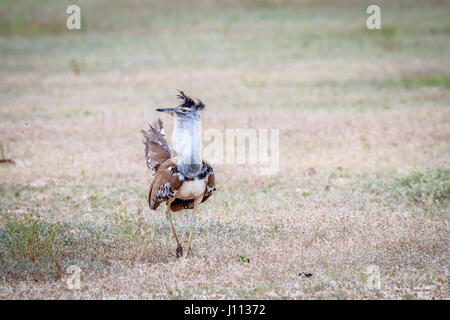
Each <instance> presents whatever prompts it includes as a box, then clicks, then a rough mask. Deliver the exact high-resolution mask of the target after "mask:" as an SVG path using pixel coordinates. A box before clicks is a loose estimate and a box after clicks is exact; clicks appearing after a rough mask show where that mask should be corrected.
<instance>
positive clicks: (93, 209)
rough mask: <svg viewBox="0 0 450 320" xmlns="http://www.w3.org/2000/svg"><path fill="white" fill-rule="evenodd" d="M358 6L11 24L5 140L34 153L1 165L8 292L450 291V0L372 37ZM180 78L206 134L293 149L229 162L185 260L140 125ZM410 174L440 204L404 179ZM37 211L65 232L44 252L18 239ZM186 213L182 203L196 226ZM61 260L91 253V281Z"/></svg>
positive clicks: (295, 295) (0, 258)
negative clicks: (260, 161) (74, 279)
mask: <svg viewBox="0 0 450 320" xmlns="http://www.w3.org/2000/svg"><path fill="white" fill-rule="evenodd" d="M94 3H97V2H94ZM133 3H134V2H133ZM136 3H137V4H138V2H136ZM11 5H12V4H11ZM97 5H98V3H97ZM177 5H181V4H177ZM347 5H348V6H347V7H345V6H344V4H343V2H340V3H339V5H336V6H337V7H335V5H334V4H333V3H328V2H324V3H320V4H311V3H309V2H308V1H306V4H305V2H300V3H299V4H295V3H294V4H289V3H285V2H282V3H281V4H280V3H278V4H275V5H273V6H272V5H269V6H265V5H261V7H260V4H258V5H252V4H248V3H246V5H245V6H238V5H237V4H236V3H234V4H233V5H231V8H228V9H227V10H226V11H225V12H224V13H220V12H219V11H217V10H216V7H215V6H212V7H208V8H206V9H204V10H206V11H202V10H203V9H202V10H200V11H199V12H197V11H187V13H186V15H182V16H181V17H177V16H175V17H174V16H171V15H170V14H169V15H168V16H165V15H163V14H161V16H158V12H156V13H154V14H155V16H158V17H159V18H158V19H159V20H158V19H157V20H156V21H154V22H152V24H151V25H150V26H149V25H148V24H145V23H144V22H142V23H143V24H142V26H140V27H139V25H133V23H137V24H138V22H136V21H134V22H133V21H132V19H131V20H127V21H128V22H127V21H125V20H120V23H119V27H120V28H119V27H117V26H116V29H118V30H120V32H119V31H117V34H116V33H113V32H111V30H110V29H108V28H107V27H106V26H108V25H110V24H111V21H110V17H104V19H105V20H104V22H105V25H103V24H101V22H102V21H97V20H96V22H95V24H94V25H93V26H92V25H91V29H90V32H87V33H82V34H78V35H72V34H67V33H66V32H61V33H58V32H57V33H56V34H54V33H52V31H51V30H50V29H48V28H47V29H46V28H44V27H42V28H43V29H42V30H41V31H42V32H44V34H40V35H39V36H37V37H31V36H27V34H28V31H27V30H28V29H20V28H24V27H23V25H21V24H20V25H19V27H20V28H19V27H17V28H19V29H17V30H19V31H20V32H19V31H17V30H16V31H17V32H19V33H21V34H25V36H17V35H13V36H12V37H9V36H1V37H0V42H1V46H3V47H4V48H5V49H4V50H2V51H1V56H2V58H4V59H1V61H0V67H2V68H1V70H0V119H1V121H0V142H1V143H2V145H3V147H4V150H5V152H6V155H7V156H8V157H11V158H13V159H17V160H20V161H22V162H23V163H24V167H23V168H22V167H19V166H13V165H1V167H0V209H1V213H2V215H1V217H0V244H1V246H0V248H1V249H2V251H1V252H0V263H1V266H2V267H3V268H2V269H1V270H0V298H3V299H12V298H19V299H31V298H56V299H68V298H81V299H116V298H150V299H175V298H193V299H204V298H258V299H266V298H288V299H310V298H338V299H351V298H360V299H366V298H370V299H378V298H384V299H399V298H407V299H408V298H427V299H448V298H449V292H448V272H449V270H448V258H449V252H448V239H449V220H448V213H449V206H448V205H449V202H448V201H449V200H448V189H445V185H448V184H449V183H450V181H449V178H448V173H447V175H443V176H439V177H438V178H436V176H434V175H432V174H430V172H434V171H435V170H437V169H439V168H441V169H443V170H445V169H447V168H448V167H449V143H448V141H450V140H449V139H450V111H449V109H448V105H449V102H450V93H449V86H448V79H449V72H450V70H449V67H448V55H447V54H446V52H448V50H447V51H445V49H448V45H449V36H448V26H447V25H446V24H445V21H442V17H441V15H442V12H443V11H445V10H444V9H446V8H448V4H447V3H446V2H442V3H440V2H436V3H433V4H430V5H427V6H425V5H424V4H421V5H420V7H418V8H414V7H410V6H408V7H401V5H399V6H400V7H398V8H397V7H396V6H393V7H392V8H391V9H392V11H389V10H387V12H386V20H385V21H386V23H387V24H388V25H389V26H390V28H391V29H389V28H387V29H386V30H387V31H385V32H384V33H379V34H377V35H375V36H374V35H371V34H367V33H366V31H365V30H364V28H363V27H360V26H359V24H358V21H357V20H355V15H356V17H359V16H357V14H360V13H359V11H358V10H359V9H360V7H361V6H360V7H358V6H355V4H354V2H353V1H350V4H347ZM117 6H118V7H120V5H118V4H117V3H116V2H114V5H113V6H112V7H111V8H112V9H111V8H109V9H108V10H111V12H113V13H114V14H115V16H116V17H117V16H120V15H119V14H118V11H117V10H118V9H117ZM286 6H287V7H286ZM343 6H344V7H343ZM131 7H132V6H131ZM0 8H3V7H0ZM92 8H94V9H95V8H97V7H96V6H95V5H93V7H92ZM114 8H115V9H114ZM389 8H390V7H389ZM94 9H92V10H94ZM128 9H129V10H131V9H130V8H128ZM153 9H154V8H153V7H152V10H153ZM347 9H348V10H347ZM400 9H401V10H400ZM3 10H5V9H3ZM16 10H18V11H20V8H16ZM90 10H91V9H90ZM95 10H97V9H95ZM161 10H162V11H161V12H164V10H167V8H162V9H161ZM208 10H209V11H208ZM335 10H338V12H342V15H338V16H336V15H334V14H333V13H334V12H335ZM339 10H342V11H339ZM405 10H406V11H405ZM130 12H133V10H131V11H130ZM361 12H364V10H362V11H361ZM396 13H397V14H398V18H397V19H395V17H396ZM295 14H298V16H299V17H302V19H297V18H296V15H295ZM421 14H422V16H421ZM363 17H364V16H363ZM418 17H421V18H422V19H421V20H420V23H417V25H413V24H411V23H410V20H411V19H413V18H418ZM178 18H179V19H178ZM358 19H359V18H358ZM361 19H362V18H361ZM345 21H351V22H350V23H349V24H346V23H345ZM362 21H363V20H362ZM108 23H109V24H108ZM128 24H130V26H129V29H127V28H125V26H128ZM318 26H321V28H318ZM140 28H141V29H140ZM430 28H436V29H437V31H436V32H434V33H433V32H430ZM445 28H447V29H445ZM8 30H9V29H8ZM21 30H22V31H23V32H22V31H21ZM24 30H25V31H24ZM37 30H38V32H41V31H39V30H40V29H39V28H38V29H37ZM155 30H156V31H155ZM433 30H434V29H433ZM445 30H447V31H445ZM147 31H148V33H149V34H150V35H151V37H148V36H147V35H148V33H147ZM5 32H10V31H5ZM33 32H36V30H35V31H33ZM7 35H9V33H7ZM77 42H78V46H77V45H76V43H77ZM45 48H47V50H46V49H45ZM73 61H75V62H73ZM78 67H79V71H80V72H79V74H77V73H78V72H75V71H76V70H75V71H74V68H75V69H77V70H78ZM176 87H180V88H183V89H185V90H186V91H187V92H188V93H192V94H194V95H198V96H200V97H201V98H202V100H204V101H205V102H206V103H207V112H206V113H205V117H204V128H205V129H208V128H218V129H221V130H223V129H225V128H279V129H280V151H281V161H280V171H279V174H278V175H276V176H270V177H264V176H259V175H258V173H259V168H258V167H251V168H247V167H245V166H237V165H216V166H215V171H216V176H217V187H218V192H217V193H216V194H215V195H214V196H213V197H212V198H211V199H210V200H208V201H207V202H206V203H205V204H204V205H202V207H201V209H200V215H199V229H198V232H197V233H196V235H195V237H194V242H193V255H192V257H190V258H182V259H175V257H174V250H175V244H174V241H173V239H172V238H171V236H170V230H169V227H168V225H167V223H166V222H165V216H164V213H163V208H161V209H160V210H158V211H157V212H151V211H150V210H149V209H148V206H147V204H146V196H147V191H148V186H149V182H150V177H149V172H148V169H147V168H146V167H145V162H144V161H143V145H142V143H141V141H140V140H141V137H140V133H139V130H140V129H141V128H144V127H145V126H146V123H147V121H151V120H153V119H156V117H157V116H158V115H157V114H156V112H154V111H153V110H154V108H156V107H157V106H160V105H161V104H165V103H171V102H174V88H176ZM163 120H164V121H165V124H166V127H167V131H169V132H170V131H171V123H170V119H169V118H166V117H164V118H163ZM311 167H312V168H314V171H315V172H316V173H315V174H311V175H309V174H308V168H311ZM413 170H419V171H420V172H424V174H425V175H429V174H430V176H432V177H434V178H433V179H431V180H426V181H425V182H423V183H422V184H420V185H418V187H417V188H419V189H420V190H422V189H423V192H424V194H429V193H430V192H436V191H435V190H438V191H439V192H442V193H440V195H443V196H442V197H441V196H440V197H439V199H440V200H439V201H434V200H432V201H431V202H430V201H428V200H427V201H425V200H424V201H415V200H414V199H411V197H410V196H409V195H410V194H412V193H411V192H409V191H408V190H407V191H408V192H403V191H404V190H403V189H400V187H399V186H400V185H401V181H403V180H402V179H407V178H405V177H409V176H408V174H410V173H411V172H412V171H413ZM447 170H448V169H447ZM309 172H311V171H309ZM445 172H448V171H445ZM399 181H400V182H399ZM442 186H444V188H443V187H442ZM401 188H405V187H404V186H403V185H401ZM442 188H443V189H442ZM420 192H422V191H420ZM430 199H437V197H436V198H433V197H431V198H430ZM36 208H37V209H36ZM35 210H37V211H38V213H39V215H40V217H39V221H41V222H42V223H43V227H42V228H49V229H48V230H53V229H52V228H54V227H55V226H58V229H57V235H56V236H55V239H52V242H51V245H50V244H47V243H49V242H48V241H47V242H45V241H44V242H42V243H46V244H47V249H46V250H47V251H45V252H44V253H42V254H38V255H37V256H36V257H35V258H34V260H35V261H34V262H33V261H32V262H31V263H30V259H28V258H27V257H28V256H27V255H26V254H25V255H24V254H22V253H21V251H20V245H17V243H16V246H12V245H11V242H8V241H9V240H8V241H7V240H5V239H9V238H8V235H10V233H8V232H11V230H13V229H11V228H12V226H10V229H8V224H7V221H8V216H11V217H16V218H17V220H14V221H16V222H15V223H16V224H17V225H18V226H22V224H25V225H26V223H27V222H26V221H29V220H27V219H29V216H28V214H29V213H30V212H34V211H35ZM27 217H28V218H27ZM188 218H189V213H187V212H185V213H180V214H178V215H176V216H175V225H176V228H177V229H178V230H179V232H180V234H181V235H182V236H181V238H183V239H184V240H186V239H187V232H188V223H189V219H188ZM21 230H22V229H21ZM23 230H26V231H23V234H22V235H21V236H26V237H25V239H37V238H36V233H33V232H37V234H38V235H40V236H44V237H45V234H46V233H45V232H41V233H39V232H40V231H39V230H41V229H38V231H33V230H32V229H26V228H25V229H23ZM42 230H44V229H42ZM45 230H47V229H45ZM33 241H35V240H33ZM13 243H14V242H13ZM18 243H19V244H20V242H18ZM33 243H36V242H33ZM39 243H41V242H39ZM36 246H37V247H36V248H37V249H39V248H41V244H36ZM48 248H51V249H48ZM52 250H54V251H52ZM37 252H41V251H37ZM48 252H50V253H51V254H47V253H48ZM33 257H34V256H33ZM49 257H51V259H50V258H49ZM242 257H246V258H248V261H247V260H246V259H245V258H242ZM52 259H53V260H55V259H57V261H58V263H59V264H60V266H61V268H62V269H63V270H65V268H67V267H68V266H69V265H71V264H77V265H79V266H80V267H81V269H82V278H81V280H82V288H81V290H75V291H73V290H69V289H68V288H67V286H66V283H65V282H64V281H63V279H60V275H58V272H56V269H57V268H56V269H55V265H54V263H53V262H52V261H53V260H52ZM373 264H375V265H377V266H379V267H380V270H381V282H382V288H381V289H380V290H372V289H369V288H368V287H367V284H366V280H367V274H366V273H365V272H366V267H367V266H368V265H373ZM302 272H309V273H312V274H313V275H312V276H311V277H309V278H305V277H303V276H301V273H302ZM65 277H66V275H63V278H65Z"/></svg>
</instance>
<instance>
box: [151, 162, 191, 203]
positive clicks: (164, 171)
mask: <svg viewBox="0 0 450 320" xmlns="http://www.w3.org/2000/svg"><path fill="white" fill-rule="evenodd" d="M183 181H184V177H183V175H180V174H179V173H178V171H177V164H176V162H174V161H173V160H172V159H168V160H166V161H164V162H163V163H162V164H161V165H160V166H159V167H158V170H157V171H156V174H155V178H154V180H153V182H152V185H151V186H150V192H149V194H148V204H149V205H150V209H152V210H156V208H158V206H159V205H160V204H161V202H165V201H167V200H169V199H172V198H173V197H174V196H175V194H176V193H177V191H178V189H180V187H181V185H182V184H183Z"/></svg>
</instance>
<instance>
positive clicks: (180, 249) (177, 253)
mask: <svg viewBox="0 0 450 320" xmlns="http://www.w3.org/2000/svg"><path fill="white" fill-rule="evenodd" d="M175 254H176V255H177V258H179V257H182V256H183V247H182V246H179V247H177V250H176V251H175Z"/></svg>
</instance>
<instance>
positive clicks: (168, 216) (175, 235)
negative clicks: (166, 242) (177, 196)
mask: <svg viewBox="0 0 450 320" xmlns="http://www.w3.org/2000/svg"><path fill="white" fill-rule="evenodd" d="M171 203H172V201H168V202H167V211H166V217H167V220H169V224H170V229H171V230H172V234H173V237H174V238H175V241H176V242H177V250H176V251H175V254H176V256H177V258H179V257H181V256H182V255H183V247H182V246H181V244H180V241H178V237H177V234H176V233H175V228H174V227H173V223H172V216H171V211H170V204H171Z"/></svg>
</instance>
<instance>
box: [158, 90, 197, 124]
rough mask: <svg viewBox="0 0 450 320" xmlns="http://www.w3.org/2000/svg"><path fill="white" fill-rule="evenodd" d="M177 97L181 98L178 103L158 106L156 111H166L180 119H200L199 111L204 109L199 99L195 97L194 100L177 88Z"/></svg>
mask: <svg viewBox="0 0 450 320" xmlns="http://www.w3.org/2000/svg"><path fill="white" fill-rule="evenodd" d="M177 98H179V99H180V100H182V103H181V104H180V105H178V106H176V107H174V108H158V109H156V111H160V112H167V113H168V114H170V115H172V116H174V117H176V118H178V119H180V120H200V117H201V112H202V110H203V109H205V105H204V104H203V102H202V101H201V100H200V99H198V98H196V99H195V101H194V100H193V99H192V98H191V97H189V96H187V95H185V94H184V92H183V91H181V90H178V94H177Z"/></svg>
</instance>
